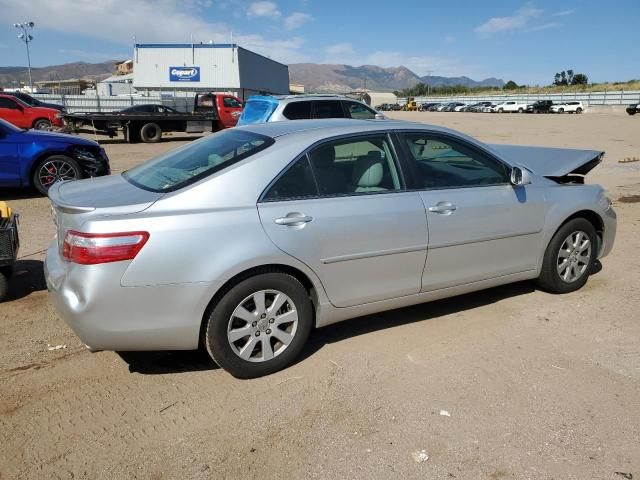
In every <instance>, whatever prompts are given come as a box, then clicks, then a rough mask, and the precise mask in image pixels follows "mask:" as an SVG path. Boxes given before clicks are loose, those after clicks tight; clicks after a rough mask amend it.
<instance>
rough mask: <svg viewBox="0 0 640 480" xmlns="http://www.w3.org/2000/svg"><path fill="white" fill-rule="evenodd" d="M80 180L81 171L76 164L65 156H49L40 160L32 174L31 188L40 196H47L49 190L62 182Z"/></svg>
mask: <svg viewBox="0 0 640 480" xmlns="http://www.w3.org/2000/svg"><path fill="white" fill-rule="evenodd" d="M79 178H82V169H81V168H80V165H78V162H76V161H75V160H74V159H73V158H71V157H67V156H66V155H51V156H50V157H47V158H45V159H43V160H40V162H39V163H38V165H37V166H36V168H35V170H34V172H33V178H32V181H33V186H34V187H35V188H36V190H38V191H39V192H40V193H41V194H42V195H45V196H46V195H47V192H48V191H49V188H50V187H51V186H52V185H53V184H54V183H56V182H59V181H62V180H77V179H79Z"/></svg>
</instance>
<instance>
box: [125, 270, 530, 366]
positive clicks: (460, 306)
mask: <svg viewBox="0 0 640 480" xmlns="http://www.w3.org/2000/svg"><path fill="white" fill-rule="evenodd" d="M534 290H535V285H534V283H533V282H520V283H514V284H510V285H504V286H501V287H495V288H492V289H489V290H482V291H479V292H474V293H469V294H466V295H461V296H457V297H453V298H448V299H444V300H437V301H434V302H428V303H422V304H419V305H414V306H411V307H405V308H401V309H396V310H390V311H388V312H383V313H377V314H373V315H367V316H364V317H359V318H354V319H351V320H347V321H345V322H340V323H336V324H334V325H329V326H327V327H324V328H319V329H317V330H314V331H313V332H312V333H311V337H310V338H309V341H308V342H307V345H306V346H305V348H304V349H303V351H302V353H301V355H300V356H299V357H298V358H297V359H296V361H295V362H294V363H298V362H301V361H304V360H306V359H307V358H309V357H311V356H313V355H314V354H315V353H316V352H317V351H319V350H320V349H322V348H323V347H324V346H325V345H327V344H330V343H335V342H339V341H341V340H345V339H347V338H352V337H358V336H361V335H366V334H368V333H372V332H377V331H380V330H385V329H387V328H393V327H397V326H400V325H407V324H409V323H414V322H421V321H427V320H431V319H433V318H437V317H440V316H443V315H450V314H452V313H459V312H464V311H465V310H469V309H473V308H477V307H481V306H483V305H489V304H491V303H495V302H499V301H501V300H504V299H507V298H510V297H515V296H518V295H524V294H526V293H531V292H533V291H534ZM118 355H120V357H121V358H122V359H123V360H124V361H125V362H126V363H127V364H128V365H129V371H130V372H132V373H142V374H145V375H158V374H170V373H185V372H195V371H206V370H214V369H218V368H219V367H218V366H217V365H216V364H215V363H214V362H213V361H212V360H211V359H210V357H209V356H208V354H207V353H206V352H205V351H204V350H202V349H201V350H198V351H183V352H181V351H165V352H118Z"/></svg>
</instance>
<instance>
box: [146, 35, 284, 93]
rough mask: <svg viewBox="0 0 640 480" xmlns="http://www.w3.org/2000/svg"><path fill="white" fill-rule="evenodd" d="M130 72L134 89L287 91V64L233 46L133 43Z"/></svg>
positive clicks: (156, 90)
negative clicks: (132, 76)
mask: <svg viewBox="0 0 640 480" xmlns="http://www.w3.org/2000/svg"><path fill="white" fill-rule="evenodd" d="M133 72H134V74H133V75H134V80H133V87H134V89H135V90H137V91H138V92H139V93H145V92H149V93H151V92H153V93H157V92H166V93H173V92H176V93H177V92H196V91H219V92H233V93H235V95H237V96H238V97H240V98H242V99H243V100H244V99H246V98H248V97H249V96H251V95H254V94H257V93H260V92H266V93H271V94H288V93H289V67H287V66H286V65H283V64H281V63H279V62H276V61H274V60H271V59H269V58H267V57H263V56H262V55H258V54H257V53H254V52H251V51H249V50H246V49H244V48H242V47H239V46H238V45H236V44H209V43H207V44H202V43H199V44H198V43H196V44H189V43H186V44H155V43H153V44H137V45H136V46H135V50H134V58H133Z"/></svg>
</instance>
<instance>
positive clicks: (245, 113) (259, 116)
mask: <svg viewBox="0 0 640 480" xmlns="http://www.w3.org/2000/svg"><path fill="white" fill-rule="evenodd" d="M277 107H278V102H276V101H270V100H266V99H251V98H250V99H249V100H247V103H246V104H245V106H244V109H243V110H242V115H240V119H239V120H238V126H240V125H249V124H252V123H264V122H268V121H269V118H270V117H271V115H272V114H273V112H274V111H275V109H276V108H277Z"/></svg>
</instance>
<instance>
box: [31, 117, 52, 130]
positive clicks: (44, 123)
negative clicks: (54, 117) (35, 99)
mask: <svg viewBox="0 0 640 480" xmlns="http://www.w3.org/2000/svg"><path fill="white" fill-rule="evenodd" d="M33 128H34V129H35V130H51V122H50V121H49V120H47V119H46V118H40V119H38V120H36V121H35V122H33Z"/></svg>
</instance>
